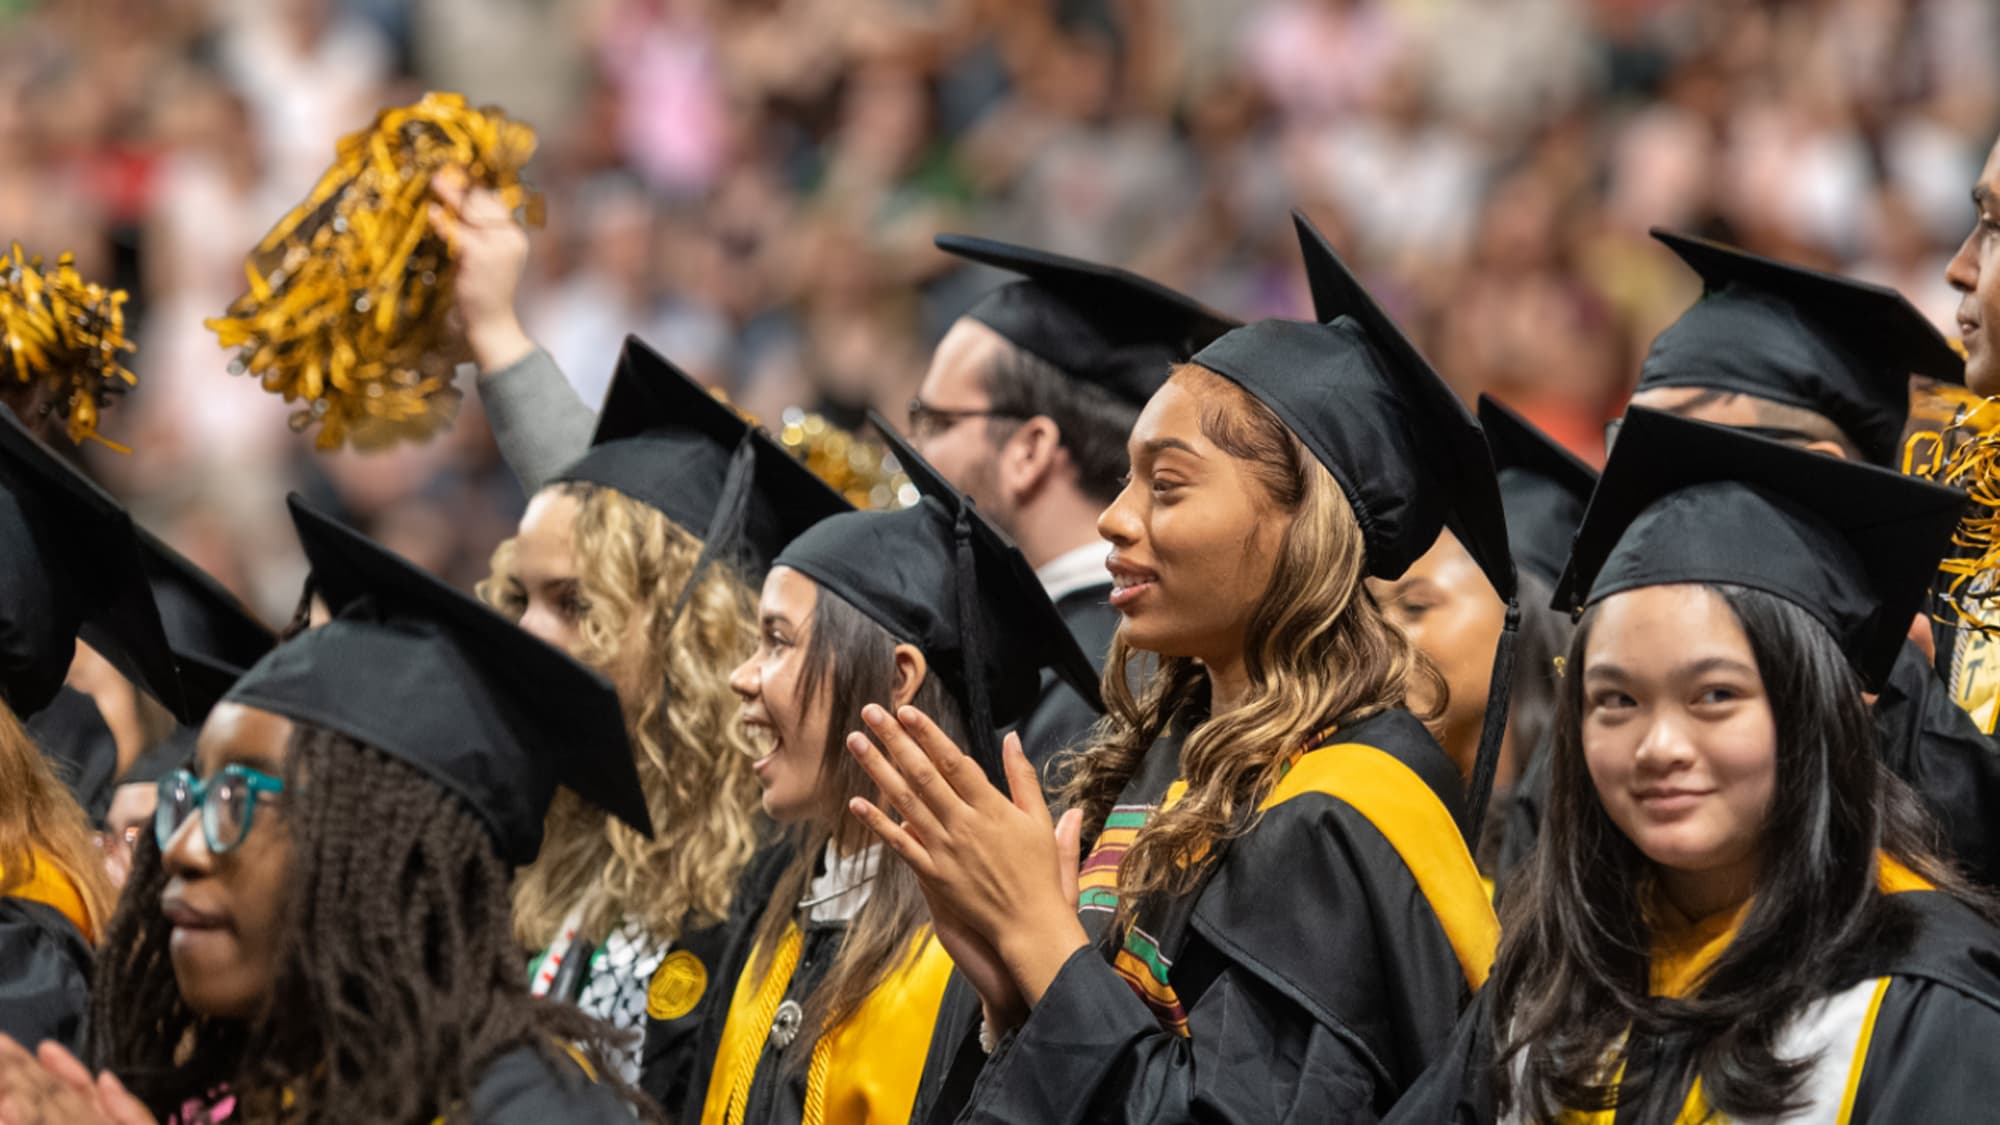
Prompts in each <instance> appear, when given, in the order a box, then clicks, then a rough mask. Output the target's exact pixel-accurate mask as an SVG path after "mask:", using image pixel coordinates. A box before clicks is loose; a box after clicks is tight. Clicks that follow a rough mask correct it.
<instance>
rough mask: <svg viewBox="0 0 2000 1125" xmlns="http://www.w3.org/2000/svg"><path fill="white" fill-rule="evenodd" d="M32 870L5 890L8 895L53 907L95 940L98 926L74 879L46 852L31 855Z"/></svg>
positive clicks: (90, 940) (1, 878)
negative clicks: (22, 879)
mask: <svg viewBox="0 0 2000 1125" xmlns="http://www.w3.org/2000/svg"><path fill="white" fill-rule="evenodd" d="M30 863H31V867H30V870H31V874H30V875H29V876H28V879H27V881H26V882H24V883H22V884H21V885H20V886H18V887H15V888H14V889H12V890H10V891H8V892H7V896H6V897H8V898H19V899H26V900H27V901H29V902H39V903H41V904H42V905H43V906H48V907H53V908H54V909H55V910H56V912H57V913H59V914H61V915H62V916H63V917H65V918H67V919H69V920H70V923H71V924H72V925H74V926H75V927H76V929H77V932H78V933H80V934H82V935H83V940H84V941H85V942H86V943H88V944H90V945H96V944H97V927H95V926H93V925H91V924H90V911H88V910H87V909H85V908H84V905H83V894H82V893H81V892H79V891H78V890H77V888H76V881H75V880H74V879H71V878H70V877H69V876H68V875H65V874H63V870H62V868H60V867H57V866H56V862H55V860H54V859H52V858H50V857H49V856H48V854H47V853H44V852H39V851H38V852H36V853H35V854H34V855H33V856H31V857H30ZM5 875H6V873H5V872H4V871H0V882H5V881H6V879H5Z"/></svg>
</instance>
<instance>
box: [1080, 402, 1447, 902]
mask: <svg viewBox="0 0 2000 1125" xmlns="http://www.w3.org/2000/svg"><path fill="white" fill-rule="evenodd" d="M1173 380H1174V381H1175V382H1176V383H1178V384H1180V385H1181V386H1183V387H1184V388H1186V389H1187V390H1189V391H1191V392H1193V393H1194V394H1195V395H1197V396H1198V397H1199V398H1200V400H1201V431H1202V434H1203V435H1204V436H1206V437H1207V438H1208V439H1209V440H1210V441H1212V442H1214V443H1215V444H1216V446H1217V447H1219V448H1220V449H1221V450H1222V451H1223V452H1225V453H1227V454H1229V455H1230V456H1232V457H1235V458H1237V459H1239V460H1242V461H1247V462H1249V463H1250V464H1249V468H1250V472H1251V475H1252V476H1253V477H1254V478H1255V479H1256V481H1257V482H1258V483H1259V484H1260V485H1261V486H1262V490H1263V492H1264V494H1265V500H1266V502H1267V503H1268V505H1269V508H1270V511H1271V513H1272V514H1276V513H1285V514H1288V515H1290V516H1291V519H1292V522H1291V525H1290V527H1288V528H1287V529H1286V531H1285V534H1284V537H1283V539H1282V540H1280V542H1279V545H1278V553H1277V558H1276V560H1275V561H1274V564H1273V566H1272V570H1271V582H1270V585H1269V586H1268V587H1266V589H1265V590H1264V594H1263V596H1262V598H1260V599H1259V600H1258V602H1257V605H1256V608H1255V609H1254V610H1253V611H1252V613H1251V616H1250V620H1249V622H1248V624H1247V627H1246V628H1245V631H1244V636H1245V637H1246V638H1247V651H1246V652H1245V653H1244V669H1245V671H1246V673H1247V674H1248V678H1249V690H1248V693H1247V694H1246V695H1245V696H1244V699H1243V701H1242V703H1241V704H1240V705H1239V706H1237V707H1236V708H1234V709H1233V710H1231V711H1229V712H1227V713H1225V714H1222V715H1216V716H1213V717H1208V716H1207V715H1206V712H1207V709H1208V689H1209V684H1208V673H1207V672H1206V671H1205V670H1204V669H1203V668H1202V667H1201V665H1200V663H1199V662H1198V661H1195V660H1193V659H1190V658H1187V657H1161V658H1159V659H1158V666H1157V668H1155V670H1154V671H1153V673H1152V675H1151V676H1150V677H1149V678H1148V679H1147V681H1146V683H1145V686H1144V689H1143V691H1141V692H1139V693H1138V694H1137V695H1135V694H1134V692H1133V690H1132V687H1131V680H1130V679H1129V678H1128V676H1129V675H1130V673H1128V671H1127V669H1128V667H1129V666H1130V665H1131V664H1132V663H1133V662H1134V661H1135V660H1139V659H1141V657H1139V655H1138V653H1137V651H1136V650H1134V649H1133V648H1132V647H1131V646H1130V645H1129V644H1127V643H1126V641H1125V637H1124V633H1123V632H1122V631H1121V632H1120V633H1119V634H1118V636H1117V637H1116V638H1115V639H1114V640H1113V642H1112V646H1111V654H1110V657H1109V658H1108V660H1107V661H1106V664H1105V670H1104V681H1103V692H1104V702H1105V711H1106V716H1105V718H1104V720H1103V721H1102V722H1101V723H1100V724H1099V726H1098V729H1097V732H1096V735H1095V739H1094V742H1093V744H1092V745H1091V746H1090V747H1088V748H1087V749H1085V750H1083V751H1081V752H1080V753H1079V754H1078V755H1076V756H1074V757H1072V758H1071V759H1070V760H1069V761H1068V762H1067V763H1065V766H1064V768H1065V769H1066V770H1067V772H1068V777H1067V780H1066V782H1065V784H1064V786H1063V789H1062V794H1061V797H1062V801H1063V803H1064V804H1065V805H1068V806H1070V807H1073V808H1080V809H1082V810H1083V815H1084V824H1085V826H1086V828H1087V830H1088V832H1089V833H1090V834H1091V836H1092V837H1093V838H1094V836H1095V834H1096V833H1097V831H1098V829H1099V826H1101V825H1102V824H1103V823H1104V818H1105V816H1106V815H1107V814H1109V813H1110V811H1111V807H1112V805H1113V804H1114V803H1115V802H1116V801H1117V799H1118V793H1119V791H1120V790H1121V789H1123V788H1124V786H1125V783H1126V782H1127V781H1128V780H1129V779H1130V778H1131V776H1132V774H1133V772H1134V771H1135V770H1136V769H1137V768H1138V766H1139V763H1140V761H1141V759H1143V758H1144V757H1145V754H1146V751H1147V750H1148V749H1149V748H1150V747H1151V746H1152V745H1153V744H1154V742H1156V741H1157V740H1158V739H1159V738H1160V737H1161V736H1162V735H1164V734H1166V733H1168V730H1169V728H1170V727H1172V726H1174V725H1175V724H1177V723H1183V722H1189V721H1192V722H1194V726H1193V729H1192V730H1191V731H1189V732H1188V737H1187V741H1186V742H1185V744H1184V745H1183V746H1182V749H1181V776H1182V778H1184V779H1185V780H1186V781H1187V791H1186V793H1185V795H1184V796H1183V797H1182V798H1181V800H1180V802H1179V803H1177V804H1176V805H1174V807H1173V808H1171V809H1167V810H1164V811H1162V812H1160V813H1158V814H1157V815H1155V816H1154V817H1153V818H1152V819H1151V820H1150V821H1148V822H1147V824H1146V826H1145V827H1144V828H1142V829H1140V831H1139V834H1138V836H1137V837H1136V838H1135V839H1134V841H1133V843H1132V847H1131V850H1129V851H1127V852H1126V853H1125V856H1124V859H1123V861H1122V862H1121V863H1120V865H1119V869H1118V890H1119V893H1118V899H1119V911H1120V914H1121V916H1122V918H1121V920H1123V919H1124V918H1129V917H1130V915H1131V912H1132V910H1134V909H1135V908H1136V907H1137V906H1138V904H1139V903H1140V901H1141V900H1143V899H1145V898H1147V897H1149V896H1155V895H1162V894H1166V895H1171V894H1175V893H1180V892H1184V891H1186V890H1188V889H1189V888H1191V887H1192V886H1193V885H1194V882H1195V880H1196V878H1197V877H1198V876H1199V874H1200V873H1201V870H1202V868H1203V866H1204V864H1205V862H1206V860H1207V858H1208V857H1209V856H1211V855H1212V854H1213V848H1212V845H1213V844H1215V843H1216V842H1218V841H1222V840H1227V839H1232V838H1234V837H1237V836H1241V835H1242V834H1244V833H1245V832H1248V831H1249V830H1250V829H1251V827H1252V826H1254V825H1255V823H1256V820H1257V805H1258V802H1259V801H1261V800H1262V799H1263V797H1264V795H1265V794H1266V793H1268V792H1270V790H1271V788H1272V786H1274V785H1276V784H1277V780H1278V776H1279V774H1280V773H1281V772H1282V771H1283V769H1284V767H1285V764H1286V762H1287V761H1288V759H1289V758H1290V756H1291V754H1292V752H1293V751H1295V750H1299V749H1302V748H1304V746H1305V743H1306V740H1308V739H1310V738H1313V737H1314V736H1315V735H1318V734H1321V733H1322V732H1324V731H1326V730H1327V729H1328V728H1329V727H1332V726H1333V725H1334V724H1336V723H1352V722H1354V721H1356V720H1358V719H1360V718H1363V717H1366V716H1368V715H1371V714H1374V713H1376V712H1378V711H1382V710H1385V709H1388V708H1391V707H1402V706H1406V705H1407V700H1408V692H1407V688H1406V685H1407V684H1408V681H1409V678H1410V677H1411V676H1418V677H1422V678H1423V679H1424V680H1426V681H1428V682H1429V683H1430V684H1431V685H1432V687H1433V688H1434V689H1435V693H1434V694H1433V695H1432V696H1431V698H1433V699H1436V700H1438V701H1439V703H1438V704H1437V707H1438V708H1439V709H1442V707H1443V700H1444V699H1445V690H1444V678H1443V677H1442V676H1441V675H1439V674H1438V671H1437V668H1436V667H1435V666H1434V665H1432V664H1431V662H1430V661H1429V660H1428V659H1426V658H1425V657H1424V656H1423V654H1422V653H1420V652H1418V651H1417V650H1416V649H1415V648H1414V647H1413V646H1412V645H1411V644H1410V642H1409V640H1408V638H1406V637H1405V636H1404V635H1403V633H1402V632H1401V631H1400V630H1398V629H1397V628H1395V626H1393V625H1391V624H1390V623H1389V621H1388V620H1387V619H1386V618H1385V617H1383V615H1382V611H1381V609H1380V607H1379V606H1377V605H1376V604H1375V600H1374V598H1373V597H1372V596H1370V594H1369V593H1368V590H1367V588H1366V586H1365V585H1364V584H1363V581H1362V580H1363V579H1364V578H1365V577H1366V576H1367V558H1366V550H1365V547H1364V544H1363V540H1362V535H1361V527H1360V524H1358V523H1357V522H1356V521H1355V518H1354V510H1353V509H1352V508H1351V507H1350V506H1349V505H1348V502H1347V497H1346V496H1345V494H1343V493H1342V492H1341V489H1340V486H1339V485H1338V484H1337V483H1335V481H1334V479H1333V476H1332V474H1330V473H1329V472H1327V470H1326V468H1325V466H1323V465H1321V464H1320V463H1319V462H1318V461H1317V460H1316V459H1315V458H1314V457H1313V456H1312V455H1311V454H1310V453H1308V452H1307V451H1306V448H1305V446H1304V445H1302V444H1300V442H1299V439H1298V438H1297V437H1295V436H1293V434H1292V432H1291V431H1290V430H1289V429H1287V428H1286V427H1285V424H1284V423H1283V422H1281V421H1279V419H1278V417H1277V415H1275V414H1273V413H1272V412H1271V411H1270V409H1269V408H1268V407H1266V406H1265V405H1264V404H1263V403H1261V402H1258V401H1257V400H1256V399H1255V398H1253V397H1251V396H1250V395H1249V394H1248V393H1246V392H1245V391H1244V390H1243V389H1242V388H1240V387H1238V386H1237V385H1236V384H1234V383H1231V382H1229V381H1228V380H1226V379H1224V378H1222V377H1221V376H1219V375H1216V374H1215V373H1214V372H1212V371H1209V370H1208V369H1207V368H1205V367H1200V366H1197V365H1194V364H1182V365H1180V366H1178V367H1176V368H1175V369H1174V372H1173ZM1144 659H1146V660H1151V659H1152V658H1151V657H1146V658H1144ZM1091 842H1092V841H1090V840H1086V842H1085V846H1086V847H1088V846H1089V844H1090V843H1091Z"/></svg>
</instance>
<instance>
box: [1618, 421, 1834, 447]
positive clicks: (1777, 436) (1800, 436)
mask: <svg viewBox="0 0 2000 1125" xmlns="http://www.w3.org/2000/svg"><path fill="white" fill-rule="evenodd" d="M1624 426H1625V419H1623V418H1613V419H1612V420H1611V421H1609V422H1606V423H1604V450H1605V452H1607V453H1609V452H1610V451H1611V446H1612V443H1614V442H1616V441H1617V440H1618V431H1619V430H1620V429H1623V428H1624ZM1728 428H1729V429H1732V430H1735V431H1737V432H1739V433H1745V434H1752V435H1755V436H1756V437H1760V438H1763V439H1765V440H1766V441H1781V442H1784V443H1785V444H1786V445H1811V444H1812V443H1813V442H1816V441H1832V440H1834V439H1832V438H1830V437H1828V436H1826V435H1825V434H1813V433H1807V432H1806V431H1804V430H1794V429H1789V428H1787V427H1785V426H1730V427H1728Z"/></svg>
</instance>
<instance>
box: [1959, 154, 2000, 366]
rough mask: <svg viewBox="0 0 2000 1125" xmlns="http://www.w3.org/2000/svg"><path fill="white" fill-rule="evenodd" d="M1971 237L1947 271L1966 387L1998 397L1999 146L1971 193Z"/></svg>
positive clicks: (1999, 277) (1967, 239) (1999, 296)
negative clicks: (1993, 332) (1955, 298)
mask: <svg viewBox="0 0 2000 1125" xmlns="http://www.w3.org/2000/svg"><path fill="white" fill-rule="evenodd" d="M1972 205H1973V208H1974V211H1975V212H1976V214H1975V215H1974V217H1973V226H1972V233H1971V234H1968V235H1966V236H1965V242H1964V243H1963V244H1961V245H1960V246H1959V248H1958V253H1957V254H1956V255H1955V256H1953V258H1952V259H1951V264H1950V265H1949V266H1947V267H1946V268H1945V278H1946V280H1948V281H1950V282H1951V285H1952V288H1954V289H1956V290H1958V291H1959V293H1960V294H1962V297H1961V299H1960V301H1959V305H1958V336H1959V339H1960V340H1962V341H1964V343H1965V356H1966V358H1965V385H1966V386H1968V387H1970V388H1972V393H1973V394H1976V395H1994V394H2000V356H1996V355H1995V354H1994V344H1993V338H1992V337H1990V336H1988V335H1987V334H1986V329H1988V328H2000V144H1996V145H1994V146H1993V151H1992V152H1991V153H1989V154H1988V155H1987V157H1986V167H1985V168H1983V169H1981V170H1980V173H1979V182H1978V183H1977V184H1975V185H1974V186H1973V189H1972Z"/></svg>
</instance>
